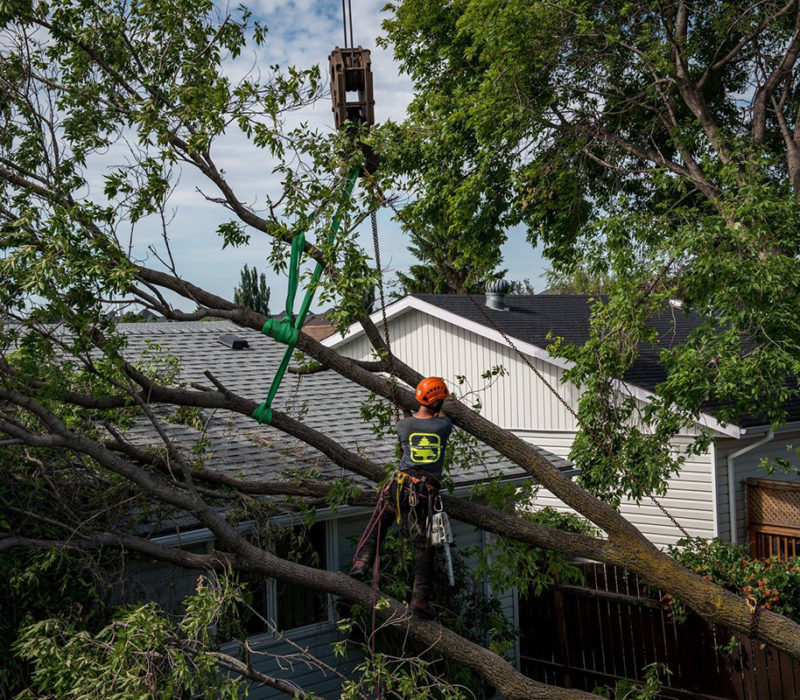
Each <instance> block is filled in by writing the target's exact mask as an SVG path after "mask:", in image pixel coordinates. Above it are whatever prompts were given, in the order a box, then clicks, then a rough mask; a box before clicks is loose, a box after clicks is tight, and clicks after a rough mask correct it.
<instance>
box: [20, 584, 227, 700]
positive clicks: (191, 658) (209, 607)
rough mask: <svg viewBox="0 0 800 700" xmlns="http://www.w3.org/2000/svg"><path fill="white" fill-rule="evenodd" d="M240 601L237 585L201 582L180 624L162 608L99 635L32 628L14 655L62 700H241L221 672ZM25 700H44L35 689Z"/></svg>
mask: <svg viewBox="0 0 800 700" xmlns="http://www.w3.org/2000/svg"><path fill="white" fill-rule="evenodd" d="M238 600H240V594H239V592H238V591H237V590H236V589H235V588H232V587H231V585H230V584H228V583H225V582H224V581H221V582H214V581H206V579H204V577H202V576H201V577H200V578H199V579H198V584H197V593H196V595H194V596H191V597H190V598H187V599H186V600H185V601H184V609H185V612H184V614H183V615H182V617H181V619H180V620H179V621H177V622H174V621H173V620H171V619H170V617H169V616H168V615H166V614H164V613H163V612H162V611H161V610H160V609H159V608H158V606H157V605H156V604H155V603H146V604H143V605H139V606H136V607H132V608H127V609H121V610H119V611H118V612H117V614H116V615H115V616H114V619H113V620H112V621H111V622H110V623H109V624H108V625H106V626H105V627H103V628H102V629H100V630H99V631H97V632H96V633H91V632H88V631H86V630H85V629H82V628H79V627H76V626H74V624H72V623H70V622H67V621H65V620H64V619H58V618H52V619H46V620H41V621H39V622H36V623H35V624H33V625H31V626H29V627H27V628H25V629H24V630H23V631H22V634H21V635H20V637H19V639H18V640H17V642H16V643H15V644H14V650H15V652H16V653H17V654H19V655H20V656H21V657H23V658H25V659H27V660H29V661H30V662H31V663H33V664H34V666H33V668H34V671H33V683H34V688H35V689H36V691H38V692H39V693H44V694H46V695H48V696H49V697H54V698H64V699H66V698H92V697H103V698H119V699H120V700H121V699H122V698H130V697H180V696H182V695H183V694H186V693H189V694H193V695H194V694H198V695H199V696H201V697H204V698H238V697H240V692H241V690H242V683H241V681H240V680H237V679H234V678H230V677H228V676H226V675H225V674H222V673H220V671H219V661H218V658H217V657H216V656H215V655H214V654H213V653H209V652H210V651H211V652H213V651H214V650H215V648H216V640H215V638H214V630H215V628H216V625H217V623H218V622H219V620H220V619H222V618H223V617H225V616H229V615H230V614H232V612H233V611H234V606H235V603H236V602H237V601H238ZM20 697H21V698H24V697H30V698H33V697H37V695H35V694H34V691H33V689H31V690H30V691H28V692H27V693H23V694H22V695H21V696H20Z"/></svg>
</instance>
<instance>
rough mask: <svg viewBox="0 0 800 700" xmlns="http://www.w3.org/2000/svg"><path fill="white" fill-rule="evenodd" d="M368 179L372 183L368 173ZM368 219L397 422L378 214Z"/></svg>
mask: <svg viewBox="0 0 800 700" xmlns="http://www.w3.org/2000/svg"><path fill="white" fill-rule="evenodd" d="M370 180H372V182H373V183H374V182H375V180H373V179H372V175H370ZM370 221H371V222H372V244H373V246H374V247H375V267H376V268H377V270H378V291H379V293H380V298H381V316H382V317H383V342H384V343H386V354H387V361H388V363H389V384H390V386H391V389H392V408H393V410H394V421H395V423H397V422H398V421H399V420H400V401H399V399H398V398H397V377H396V376H395V371H394V354H393V353H392V346H391V343H390V341H389V321H388V319H387V318H386V297H385V295H384V292H383V269H382V267H381V246H380V240H379V239H378V216H377V214H376V213H375V210H374V209H373V210H372V211H371V212H370Z"/></svg>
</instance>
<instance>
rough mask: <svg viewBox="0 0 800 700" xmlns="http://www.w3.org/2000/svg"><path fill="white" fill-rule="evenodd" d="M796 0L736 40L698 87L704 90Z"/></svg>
mask: <svg viewBox="0 0 800 700" xmlns="http://www.w3.org/2000/svg"><path fill="white" fill-rule="evenodd" d="M796 2H797V0H789V2H787V3H786V4H785V5H784V6H783V7H781V8H780V9H778V10H777V11H776V12H774V13H772V14H771V15H768V16H767V17H765V18H764V19H763V20H761V22H759V24H758V26H756V28H755V29H753V30H751V31H750V32H748V33H747V34H745V35H744V36H743V37H742V38H741V39H739V41H737V42H736V44H735V45H734V47H733V48H732V49H730V51H728V53H726V54H725V55H724V56H722V57H721V58H719V59H717V60H716V61H714V63H712V64H711V65H710V66H708V68H706V70H705V72H704V73H703V75H702V76H701V77H700V80H698V81H697V89H698V90H702V89H703V86H704V85H705V84H706V82H708V79H709V78H710V77H711V76H712V75H713V74H714V73H715V72H717V71H720V70H722V69H723V68H724V67H725V66H727V65H728V64H729V63H730V62H731V61H733V60H734V59H735V58H736V57H737V56H739V54H740V53H741V52H742V50H743V49H744V47H745V46H747V45H748V44H750V43H751V42H752V41H754V40H755V39H757V38H758V37H759V36H760V35H761V34H762V33H763V31H764V30H765V29H766V28H767V27H769V26H770V25H772V24H773V23H774V22H775V20H777V19H780V18H781V17H783V15H785V14H786V13H787V12H789V10H791V9H792V7H794V5H795V4H796ZM748 9H749V10H752V9H753V8H752V7H750V8H748ZM745 14H746V13H743V16H744V15H745ZM739 19H741V18H739ZM734 26H735V25H732V26H731V31H732V30H733V28H734ZM728 34H730V31H729V32H728Z"/></svg>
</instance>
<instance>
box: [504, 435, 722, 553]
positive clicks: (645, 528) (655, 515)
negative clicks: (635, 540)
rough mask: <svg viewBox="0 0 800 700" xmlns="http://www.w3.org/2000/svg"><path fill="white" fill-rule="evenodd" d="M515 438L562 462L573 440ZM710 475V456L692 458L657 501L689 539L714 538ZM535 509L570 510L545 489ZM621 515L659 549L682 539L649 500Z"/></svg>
mask: <svg viewBox="0 0 800 700" xmlns="http://www.w3.org/2000/svg"><path fill="white" fill-rule="evenodd" d="M517 434H518V435H519V436H520V437H522V438H523V439H525V440H527V441H528V442H531V443H533V444H535V445H538V446H539V447H543V448H544V449H547V450H549V451H550V452H553V453H554V454H557V455H559V456H561V457H565V458H566V457H567V455H568V454H569V450H570V447H571V446H572V441H573V439H574V437H575V435H574V433H572V434H567V433H546V432H534V431H517ZM689 441H690V438H688V437H679V438H676V440H675V441H674V443H675V449H676V450H683V448H685V447H686V445H688V444H689ZM712 474H713V460H712V457H711V454H710V453H706V454H702V455H699V456H695V455H692V456H690V457H688V458H687V459H686V461H685V462H684V465H683V469H682V470H681V472H680V473H679V474H678V475H676V476H674V477H673V478H671V479H670V480H669V482H668V488H667V493H666V494H665V495H664V496H658V497H657V500H658V502H659V503H661V505H663V506H664V507H665V508H666V509H667V511H668V512H669V513H670V514H671V515H672V516H673V517H674V518H675V520H677V522H678V523H679V524H680V525H681V526H682V527H683V528H685V529H686V531H687V532H688V533H689V534H690V535H691V536H692V537H713V536H714V534H715V533H714V512H713V509H712V507H711V504H712V500H713V495H712V488H713V479H712ZM534 506H535V507H545V506H552V507H554V508H556V509H558V510H561V511H565V512H566V511H571V510H572V509H571V508H569V507H568V506H566V505H564V503H562V502H561V501H560V500H559V499H558V498H556V497H555V496H554V495H553V494H552V493H550V491H548V490H547V489H541V490H540V491H539V493H538V494H537V495H536V498H535V500H534ZM620 512H621V513H622V515H624V516H625V518H627V519H628V520H629V521H630V522H631V523H633V524H634V525H635V526H636V527H638V528H639V529H640V530H641V531H642V533H643V534H644V535H645V537H647V539H649V540H650V541H651V542H653V544H655V545H657V546H659V547H666V545H668V544H674V543H675V542H676V541H677V540H679V539H680V538H681V537H682V536H683V535H682V534H681V532H680V530H678V528H676V527H675V525H673V524H672V522H671V521H670V520H669V519H668V518H667V517H666V516H665V515H664V514H663V513H662V512H661V510H660V509H659V508H658V506H657V505H656V504H655V503H653V502H652V501H651V500H650V499H649V498H645V499H643V500H642V502H641V504H639V505H637V504H636V503H634V502H632V501H625V502H623V503H622V504H621V506H620Z"/></svg>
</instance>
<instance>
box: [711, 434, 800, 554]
mask: <svg viewBox="0 0 800 700" xmlns="http://www.w3.org/2000/svg"><path fill="white" fill-rule="evenodd" d="M761 439H763V437H762V438H753V439H751V440H719V441H718V443H717V489H718V495H717V498H718V500H717V509H718V512H719V515H718V518H719V529H720V538H721V539H723V540H728V541H729V540H730V539H731V529H730V508H729V505H728V469H727V461H728V460H727V458H728V455H730V454H732V453H733V452H738V451H739V450H741V449H742V448H743V447H747V446H748V445H752V444H755V443H756V442H758V441H759V440H761ZM798 447H800V433H793V434H784V435H778V436H776V437H775V438H773V439H772V440H771V441H770V442H767V443H765V444H764V445H761V446H760V447H757V448H756V449H754V450H753V451H752V452H746V453H745V454H743V455H742V456H741V457H737V458H736V459H735V460H734V483H735V489H736V531H737V538H738V542H739V543H740V544H743V543H745V542H746V541H747V512H746V508H747V506H746V502H745V501H746V498H745V483H744V482H745V481H746V480H747V479H749V478H751V477H752V478H756V479H776V480H778V481H798V482H800V477H799V476H797V475H796V474H785V473H783V472H776V473H775V474H773V475H772V476H770V475H768V474H767V473H766V472H765V471H763V470H762V469H760V467H759V465H760V463H761V460H762V459H763V458H765V457H769V458H771V459H774V458H776V457H782V458H784V459H786V460H788V461H789V462H790V463H791V464H792V465H793V466H794V467H797V468H800V457H798V455H797V454H796V453H795V451H794V450H795V449H797V448H798Z"/></svg>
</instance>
